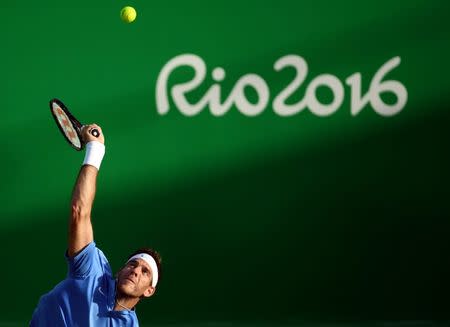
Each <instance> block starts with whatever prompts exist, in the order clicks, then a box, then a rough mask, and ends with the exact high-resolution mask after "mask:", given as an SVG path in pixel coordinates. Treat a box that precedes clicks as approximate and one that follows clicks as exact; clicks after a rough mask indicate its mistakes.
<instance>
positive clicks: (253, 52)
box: [0, 0, 450, 326]
mask: <svg viewBox="0 0 450 327" xmlns="http://www.w3.org/2000/svg"><path fill="white" fill-rule="evenodd" d="M125 5H132V6H134V7H135V8H136V10H137V12H138V17H137V20H136V22H134V23H133V24H125V23H123V22H122V21H121V20H120V18H119V12H120V9H121V8H122V7H123V6H125ZM0 8H1V10H2V13H3V14H2V19H1V21H0V28H1V36H2V37H1V45H2V47H1V52H0V59H1V60H0V65H1V66H0V67H1V73H2V77H1V78H0V90H1V96H0V109H1V119H0V137H1V138H0V145H1V148H2V155H1V160H0V165H1V168H2V171H3V174H2V181H1V183H0V199H1V206H0V217H1V219H0V237H1V240H2V251H1V262H2V269H1V281H2V296H1V299H0V307H1V308H2V309H1V313H2V314H1V318H0V319H1V322H0V325H5V326H6V325H14V324H16V325H18V326H21V325H26V324H27V322H28V320H29V319H30V317H31V314H32V311H33V309H34V306H35V305H36V303H37V301H38V299H39V296H40V295H42V294H43V293H45V292H47V291H49V290H50V289H51V288H52V287H53V286H54V285H55V284H56V283H57V282H59V281H60V280H61V279H63V278H64V276H65V273H66V266H65V262H64V257H63V253H64V251H65V248H66V231H67V218H68V214H69V204H70V195H71V188H72V186H73V184H74V181H75V178H76V175H77V173H78V170H79V167H80V165H81V162H82V159H83V154H81V153H76V151H74V150H73V149H71V148H70V147H69V146H68V145H67V144H65V141H64V140H63V139H62V137H61V136H60V135H59V131H58V130H57V128H56V127H55V125H54V122H53V120H52V118H51V115H50V112H49V108H48V101H49V100H50V99H51V98H54V97H57V98H60V99H61V100H63V101H64V102H65V103H66V105H67V106H68V107H69V108H70V109H71V110H72V111H73V112H74V113H75V114H76V115H77V116H79V117H80V119H81V120H82V121H84V122H96V123H98V124H100V125H101V126H102V127H103V129H104V133H105V135H106V143H107V154H106V157H105V159H104V161H103V164H102V168H101V172H100V175H99V179H98V193H97V198H96V202H95V208H94V212H93V222H94V230H95V239H96V242H97V244H98V246H99V247H100V248H101V249H102V250H103V251H104V252H105V254H106V255H107V257H108V258H109V260H110V262H111V265H112V267H113V270H117V269H119V267H120V265H121V264H122V263H123V261H124V260H125V258H126V256H127V255H128V253H129V252H131V251H133V250H134V249H135V248H138V247H141V246H154V247H155V248H157V249H159V251H160V252H161V254H162V255H163V261H164V272H163V276H162V280H161V284H160V287H159V289H158V292H157V295H156V296H155V297H153V298H151V299H150V300H149V301H147V303H143V304H141V305H140V306H139V307H138V316H139V318H140V321H141V324H142V325H143V326H146V325H148V326H155V325H157V324H180V325H184V324H193V325H198V324H207V325H212V324H215V325H220V324H231V325H233V324H238V323H242V324H249V325H251V324H253V325H254V326H256V325H258V324H264V323H265V324H269V325H276V324H278V325H282V324H285V323H294V324H295V323H297V322H301V321H310V322H314V321H317V322H338V321H340V322H342V321H373V320H376V321H378V320H382V321H386V320H399V321H400V320H402V321H405V320H408V321H414V320H417V321H424V320H445V319H449V316H450V315H449V306H448V303H449V302H448V294H449V291H450V285H449V282H448V276H449V273H450V269H449V267H450V265H449V255H448V253H449V250H450V246H449V228H450V222H449V217H450V205H449V191H448V187H449V182H450V176H449V175H450V174H449V167H450V155H449V143H450V142H449V140H450V138H449V127H448V126H449V123H450V112H449V104H450V93H449V91H450V90H449V81H448V77H449V76H450V65H449V63H448V60H449V58H450V45H449V40H450V25H449V12H450V5H449V3H448V2H447V1H437V0H428V1H419V0H415V1H411V0H410V1H400V0H399V1H387V0H378V1H372V0H370V1H355V0H343V1H331V0H330V1H284V0H279V1H272V0H270V1H269V0H267V1H254V0H248V1H237V0H229V1H218V2H214V1H212V2H207V1H190V2H189V1H179V0H174V1H171V2H151V1H133V2H124V1H103V0H102V1H86V0H81V1H76V2H63V1H52V0H43V1H39V2H36V1H12V2H10V3H6V2H2V4H1V7H0ZM186 53H192V54H195V55H197V56H200V57H201V58H202V59H203V60H204V62H205V63H206V65H207V77H206V79H205V81H204V82H203V83H202V85H201V86H200V87H199V88H198V89H197V90H195V91H193V92H191V93H190V94H189V96H188V99H189V101H191V102H192V103H194V102H196V101H198V100H199V99H200V98H201V97H202V96H203V94H204V93H205V92H206V90H207V89H208V88H209V87H210V86H211V85H212V84H213V83H214V81H213V80H212V78H211V71H212V69H213V68H214V67H222V68H224V69H225V71H226V77H225V79H224V81H223V82H221V83H220V85H221V87H222V101H224V99H225V98H226V96H227V95H228V94H230V92H231V90H232V89H233V86H234V85H235V84H236V81H237V80H238V79H239V78H240V77H241V76H243V75H245V74H248V73H254V74H258V75H260V76H261V77H263V78H264V80H265V81H266V82H267V84H268V85H269V88H270V92H271V93H270V102H269V105H268V106H267V108H266V109H265V110H264V111H263V112H262V113H261V114H260V115H258V116H255V117H247V116H245V115H243V114H242V113H240V112H239V111H238V110H237V108H236V107H232V108H231V109H230V111H229V112H228V113H226V114H225V115H223V116H222V117H214V116H213V115H212V114H211V113H210V112H209V109H208V107H205V108H204V109H203V110H202V111H201V112H200V113H199V114H198V115H196V116H193V117H187V116H185V115H183V114H182V113H180V111H179V110H178V109H177V108H176V106H175V105H174V102H173V99H170V105H171V108H170V110H169V112H168V114H166V115H160V114H158V112H157V109H156V98H155V90H156V80H157V78H158V75H159V73H160V71H161V69H162V67H163V66H164V65H165V64H166V63H167V62H169V60H170V59H172V58H174V57H175V56H178V55H180V54H186ZM288 54H295V55H298V56H302V57H303V58H304V59H305V60H306V62H307V63H308V67H309V72H308V75H307V77H306V80H305V82H304V84H303V85H302V86H301V87H300V88H299V89H298V90H297V92H296V93H295V94H294V95H293V96H292V97H291V98H289V100H288V103H291V104H292V103H295V102H297V101H299V100H300V99H302V98H303V96H304V95H305V90H306V87H307V85H309V84H310V83H311V81H312V80H313V79H314V78H315V77H316V76H318V75H320V74H331V75H334V76H336V77H337V78H338V79H339V80H340V81H341V82H342V83H343V85H344V91H345V94H344V102H343V104H342V105H341V106H340V108H339V110H337V111H336V113H334V114H332V115H330V116H328V117H318V116H317V115H314V114H312V113H311V112H310V111H309V110H307V109H305V110H303V111H302V112H300V113H298V114H296V115H293V116H291V117H280V116H279V115H277V114H275V113H274V111H273V110H272V100H273V99H274V97H275V95H276V94H278V93H279V92H280V91H281V90H283V89H284V88H285V87H286V86H287V85H288V84H289V83H290V81H291V80H292V79H293V78H294V75H295V74H294V70H293V69H285V70H283V71H280V72H276V71H275V70H274V68H273V65H274V63H275V62H276V61H277V60H278V59H279V58H281V57H283V56H285V55H288ZM396 56H399V57H401V64H400V65H399V66H398V67H397V68H395V69H394V70H392V71H391V72H390V73H389V74H388V75H387V77H386V79H392V80H397V81H399V82H401V83H402V84H403V85H404V86H405V87H406V89H407V91H408V101H407V103H406V105H405V106H404V108H403V109H402V110H401V111H400V112H399V113H398V114H396V115H394V116H391V117H383V116H381V115H379V114H377V113H376V112H375V111H374V110H373V108H372V106H371V105H370V104H368V105H367V106H365V107H364V109H363V110H362V111H361V112H360V113H359V114H358V115H356V116H352V115H351V113H350V98H351V92H350V88H349V86H347V85H346V84H345V83H344V82H345V79H346V78H347V77H349V76H350V75H352V74H354V73H356V72H360V73H361V75H362V92H363V93H366V92H367V91H368V89H369V85H370V81H371V79H372V77H373V76H374V75H375V73H376V72H377V71H378V70H379V69H380V67H381V66H382V65H383V64H384V63H386V62H387V61H388V60H390V59H391V58H393V57H396ZM193 75H194V74H193V70H192V69H189V68H186V67H184V68H179V69H177V70H176V71H174V73H173V75H171V78H170V79H169V85H168V88H171V87H172V86H174V85H175V84H177V83H181V82H186V81H189V80H190V79H192V78H193ZM245 92H246V95H247V96H248V98H249V99H250V100H251V101H256V96H255V92H254V90H251V89H248V88H247V89H246V91H245ZM317 96H318V98H319V99H321V101H322V102H324V103H330V102H331V101H332V96H331V92H330V90H329V89H327V88H324V87H322V88H319V89H318V90H317ZM382 99H384V101H386V102H387V103H391V104H392V103H395V101H396V98H395V96H393V95H392V94H388V93H386V94H383V95H382ZM253 325H252V326H253Z"/></svg>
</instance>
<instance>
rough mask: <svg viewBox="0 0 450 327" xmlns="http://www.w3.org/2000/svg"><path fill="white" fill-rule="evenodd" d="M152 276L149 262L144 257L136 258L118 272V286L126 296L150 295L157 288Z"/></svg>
mask: <svg viewBox="0 0 450 327" xmlns="http://www.w3.org/2000/svg"><path fill="white" fill-rule="evenodd" d="M152 277H153V276H152V270H151V269H150V266H149V265H148V263H147V262H145V261H144V260H142V259H134V260H131V261H129V262H128V263H127V264H126V265H125V267H123V268H122V269H121V270H120V271H119V272H118V273H117V288H118V290H119V291H120V292H121V293H122V294H124V295H126V296H130V297H139V298H140V297H142V296H144V297H149V296H151V295H152V294H153V293H154V292H155V288H154V287H152V286H151V281H152Z"/></svg>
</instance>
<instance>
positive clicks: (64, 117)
mask: <svg viewBox="0 0 450 327" xmlns="http://www.w3.org/2000/svg"><path fill="white" fill-rule="evenodd" d="M50 111H51V113H52V116H53V118H54V119H55V122H56V125H58V128H59V130H60V131H61V133H62V134H63V135H64V138H65V139H66V140H67V142H69V144H70V145H71V146H72V147H74V148H75V149H76V150H77V151H80V150H82V149H83V147H84V146H85V145H86V143H88V142H90V141H94V140H95V141H100V142H101V143H104V139H103V135H102V133H101V128H100V127H99V126H98V125H95V124H93V125H82V124H81V123H80V122H79V121H78V120H77V119H76V118H75V117H74V116H73V115H72V114H71V113H70V111H69V109H67V107H66V106H65V105H64V104H63V103H62V102H61V101H60V100H58V99H53V100H51V101H50Z"/></svg>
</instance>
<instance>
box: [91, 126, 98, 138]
mask: <svg viewBox="0 0 450 327" xmlns="http://www.w3.org/2000/svg"><path fill="white" fill-rule="evenodd" d="M91 135H92V136H95V137H99V136H100V132H99V130H98V129H96V128H94V129H92V130H91Z"/></svg>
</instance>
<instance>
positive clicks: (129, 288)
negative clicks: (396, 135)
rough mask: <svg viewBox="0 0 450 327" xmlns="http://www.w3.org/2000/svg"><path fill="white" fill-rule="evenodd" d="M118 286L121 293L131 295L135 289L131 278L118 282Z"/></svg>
mask: <svg viewBox="0 0 450 327" xmlns="http://www.w3.org/2000/svg"><path fill="white" fill-rule="evenodd" d="M117 288H118V289H119V291H120V292H121V293H124V294H127V295H131V293H132V292H133V290H134V284H133V283H132V282H131V281H129V280H122V281H119V282H118V283H117Z"/></svg>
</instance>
